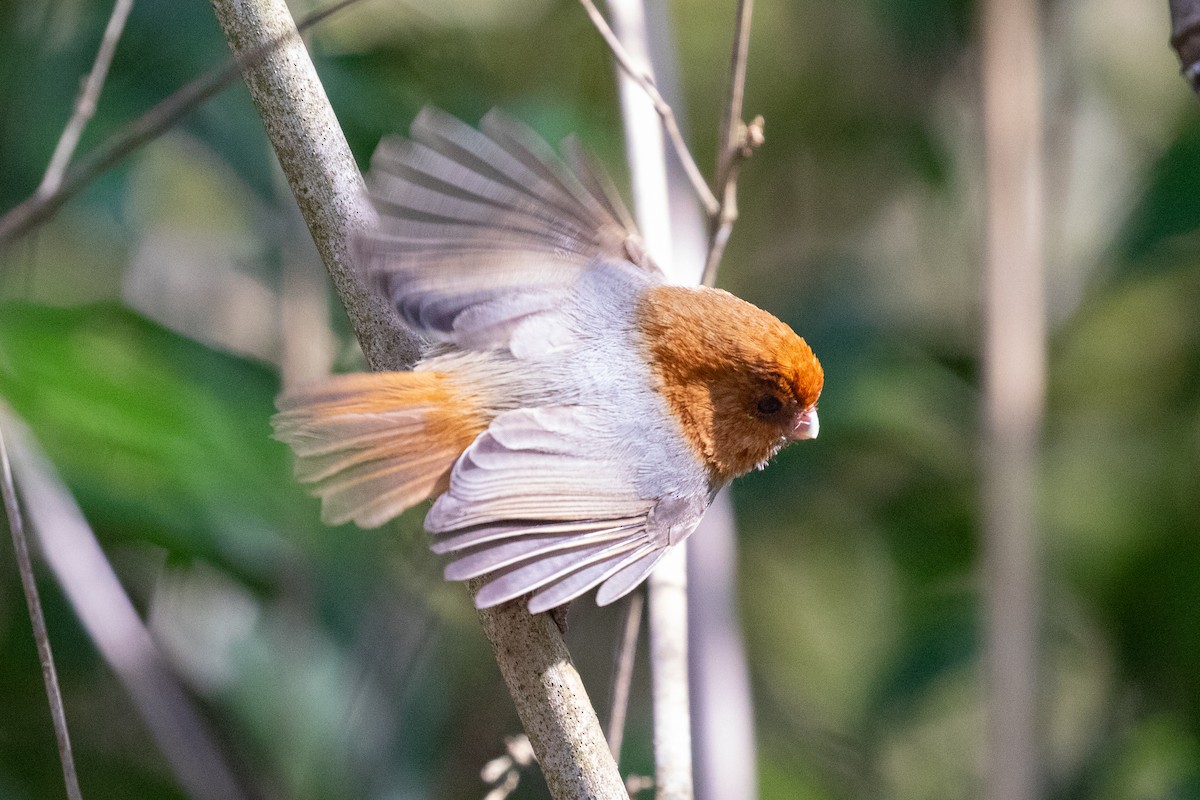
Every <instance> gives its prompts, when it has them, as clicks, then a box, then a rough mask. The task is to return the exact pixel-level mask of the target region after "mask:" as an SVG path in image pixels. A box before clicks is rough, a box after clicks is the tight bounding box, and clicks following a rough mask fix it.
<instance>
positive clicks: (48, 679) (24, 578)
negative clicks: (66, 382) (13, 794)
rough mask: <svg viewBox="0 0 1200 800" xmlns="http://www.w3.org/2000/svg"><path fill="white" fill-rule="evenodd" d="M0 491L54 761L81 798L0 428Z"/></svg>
mask: <svg viewBox="0 0 1200 800" xmlns="http://www.w3.org/2000/svg"><path fill="white" fill-rule="evenodd" d="M0 493H3V495H4V512H5V513H6V514H7V515H8V528H9V530H10V531H12V540H13V551H14V552H15V553H16V557H17V569H18V570H19V571H20V573H21V588H22V589H23V590H24V591H25V603H26V605H28V606H29V621H30V623H31V624H32V625H33V638H34V640H35V641H36V642H37V651H38V660H39V661H41V663H42V680H43V681H44V682H45V684H46V697H47V699H49V701H50V718H51V719H52V720H53V721H54V738H55V739H56V740H58V760H59V761H60V762H62V771H63V781H64V782H65V783H66V786H67V797H68V798H70V800H82V798H83V795H82V794H81V793H80V791H79V776H78V775H76V773H75V757H74V756H73V755H72V753H71V735H70V733H69V731H68V730H67V714H66V711H65V710H64V709H63V700H62V691H61V690H60V689H59V686H58V671H57V670H56V669H55V668H54V653H53V652H52V651H51V649H50V635H49V633H48V632H47V631H46V617H45V615H44V614H43V613H42V600H41V596H40V595H39V594H38V588H37V581H36V580H34V576H33V562H32V560H31V559H30V558H29V541H28V540H27V539H26V538H25V525H24V522H23V520H22V517H21V509H20V507H18V505H17V494H16V491H15V490H14V489H13V478H12V468H11V466H10V465H9V463H8V448H7V447H6V446H5V444H4V432H3V430H2V429H0Z"/></svg>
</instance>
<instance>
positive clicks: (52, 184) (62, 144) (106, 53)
mask: <svg viewBox="0 0 1200 800" xmlns="http://www.w3.org/2000/svg"><path fill="white" fill-rule="evenodd" d="M132 8H133V0H116V2H115V3H114V4H113V10H112V15H111V16H110V17H109V18H108V24H107V25H106V26H105V27H104V36H103V38H102V39H101V40H100V48H99V49H98V50H97V51H96V61H95V63H94V64H92V71H91V72H90V73H88V76H87V79H86V80H85V81H84V83H83V87H82V88H81V89H80V91H79V97H78V99H76V101H75V110H74V111H73V112H72V113H71V118H70V119H69V120H68V121H67V125H66V127H65V128H63V132H62V135H61V136H60V137H59V139H58V144H57V145H55V147H54V155H52V156H51V157H50V164H49V166H47V167H46V174H45V175H44V176H43V177H42V182H41V184H39V185H38V188H37V191H36V192H34V194H35V195H39V196H43V197H44V196H46V195H48V194H52V193H53V192H55V191H56V190H57V189H58V187H59V186H61V185H62V179H63V174H64V173H65V172H66V171H67V165H68V164H70V163H71V156H73V155H74V154H75V148H76V147H78V146H79V139H80V137H81V136H83V129H84V128H86V127H87V124H88V122H90V121H91V119H92V116H93V115H94V114H95V113H96V102H97V101H98V100H99V99H100V92H101V90H102V89H103V88H104V80H105V78H107V77H108V67H109V65H110V64H112V59H113V53H115V52H116V51H117V42H119V41H121V33H122V32H123V31H124V30H125V20H127V19H128V18H129V11H130V9H132Z"/></svg>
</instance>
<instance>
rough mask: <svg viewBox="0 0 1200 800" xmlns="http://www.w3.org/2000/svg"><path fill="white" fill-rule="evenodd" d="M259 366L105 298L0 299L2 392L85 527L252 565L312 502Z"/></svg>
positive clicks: (269, 554)
mask: <svg viewBox="0 0 1200 800" xmlns="http://www.w3.org/2000/svg"><path fill="white" fill-rule="evenodd" d="M277 389H278V386H277V383H276V378H275V376H274V375H273V373H272V372H271V371H270V370H268V369H267V368H266V367H264V366H261V365H258V364H253V363H250V362H247V361H243V360H241V359H238V358H234V357H232V356H229V355H225V354H223V353H218V352H216V351H213V350H210V349H208V348H206V347H203V346H202V345H199V344H197V343H195V342H194V341H191V340H189V339H185V338H183V337H181V336H178V335H177V334H174V333H172V332H170V331H168V330H166V329H164V328H161V327H159V326H157V325H154V324H152V323H150V322H148V321H147V320H145V319H144V318H142V317H139V316H138V315H136V314H134V313H133V312H130V311H127V310H125V309H122V308H119V307H116V306H111V305H95V306H88V307H83V308H76V309H53V308H45V307H39V306H33V305H25V304H19V303H10V304H6V305H4V306H3V307H0V396H3V397H4V398H5V399H6V400H7V401H8V402H9V403H10V404H11V405H12V406H13V408H14V409H15V410H16V411H17V413H18V414H19V415H20V416H22V417H23V418H24V419H25V420H26V421H27V422H28V423H29V424H30V425H31V426H32V427H33V429H34V431H35V433H36V435H37V436H38V438H39V440H40V441H41V443H42V445H43V446H44V448H45V449H46V451H47V453H48V454H49V455H50V457H51V458H52V459H53V461H54V462H55V464H56V465H57V466H58V467H59V469H60V470H61V472H62V474H63V476H64V478H65V479H66V480H67V482H68V484H69V485H70V486H71V487H72V490H73V491H74V492H75V493H76V494H77V496H78V498H79V500H80V502H81V505H82V506H83V507H84V509H85V511H86V512H87V513H88V514H89V517H91V518H92V521H93V524H94V525H96V526H97V528H98V529H99V530H101V531H105V532H107V533H108V535H110V536H117V537H122V538H129V539H139V538H145V539H147V540H150V541H154V542H156V543H158V544H160V545H161V546H163V547H166V548H167V549H168V550H169V551H170V552H172V553H174V554H176V555H180V556H187V557H190V556H203V557H206V558H211V559H213V560H215V561H218V562H220V563H223V564H225V565H227V566H230V567H232V568H234V569H237V570H246V569H249V570H251V571H252V572H258V573H260V576H261V575H264V574H269V573H271V572H273V571H274V570H275V569H277V568H278V567H279V566H280V560H281V558H282V557H283V556H284V555H285V554H286V553H287V552H288V550H289V549H290V548H291V545H290V544H289V543H288V542H287V541H285V540H284V539H283V538H281V534H282V533H283V532H285V531H289V530H292V529H295V528H299V529H303V527H304V525H303V520H305V519H311V518H312V516H313V511H314V506H313V505H312V504H310V503H304V502H301V501H299V496H300V491H299V489H298V488H297V487H296V486H295V485H294V484H293V483H292V481H291V480H290V478H289V474H288V462H287V457H286V453H285V449H284V448H283V446H282V445H279V444H277V443H275V442H273V441H271V439H270V438H269V437H270V426H269V424H268V419H269V417H270V415H271V413H272V410H273V408H272V405H273V404H272V400H273V398H274V395H275V393H276V391H277Z"/></svg>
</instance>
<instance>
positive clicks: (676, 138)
mask: <svg viewBox="0 0 1200 800" xmlns="http://www.w3.org/2000/svg"><path fill="white" fill-rule="evenodd" d="M579 2H580V4H581V5H583V8H584V10H585V11H586V12H587V15H588V16H589V17H591V20H592V24H593V25H595V26H596V30H598V31H599V32H600V35H601V36H602V37H604V41H605V42H606V43H607V44H608V49H609V50H611V51H612V54H613V56H614V57H616V59H617V63H618V64H620V65H621V69H623V70H625V73H626V74H627V75H628V76H629V77H630V78H632V79H633V80H634V81H636V82H637V84H638V85H639V86H641V87H642V90H643V91H644V92H645V93H646V94H647V96H649V98H650V100H651V102H653V103H654V110H655V111H657V112H658V115H659V116H660V117H661V118H662V123H663V128H665V129H666V131H667V137H668V138H669V139H670V140H671V147H672V149H674V151H675V155H676V156H677V157H678V158H679V163H680V164H681V165H683V170H684V172H686V173H687V176H688V180H689V181H691V183H692V188H693V189H695V191H696V195H697V197H699V198H700V202H701V203H702V204H703V205H704V210H705V213H707V214H708V215H709V217H715V216H717V214H718V213H720V210H721V204H720V203H719V202H718V201H717V197H716V195H714V194H713V192H712V189H710V188H709V187H708V183H706V182H705V180H704V175H702V174H701V173H700V168H699V167H698V166H696V160H695V159H694V158H692V153H691V151H690V150H688V146H687V144H686V143H685V142H684V141H683V133H682V132H681V131H680V130H679V123H678V122H677V121H676V120H675V112H674V111H673V110H672V109H671V106H670V105H669V104H668V103H667V101H666V100H664V99H663V96H662V94H660V93H659V91H658V87H657V86H655V84H654V78H653V77H651V76H650V75H649V74H647V73H646V71H645V70H642V69H638V67H637V65H636V64H635V63H634V62H633V59H632V58H630V56H629V52H628V51H627V50H626V49H625V46H624V45H623V44H621V40H620V39H618V38H617V35H616V34H615V33H613V30H612V28H610V27H609V25H608V21H607V20H605V19H604V15H603V14H601V13H600V10H599V9H598V8H596V4H595V3H593V2H592V0H579Z"/></svg>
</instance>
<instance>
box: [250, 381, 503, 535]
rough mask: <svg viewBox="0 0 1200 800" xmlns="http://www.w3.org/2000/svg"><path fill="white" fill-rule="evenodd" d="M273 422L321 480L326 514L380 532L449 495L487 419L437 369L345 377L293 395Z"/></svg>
mask: <svg viewBox="0 0 1200 800" xmlns="http://www.w3.org/2000/svg"><path fill="white" fill-rule="evenodd" d="M278 406H279V413H278V414H276V415H275V417H274V418H273V419H272V420H271V423H272V424H273V425H274V427H275V438H277V439H279V440H281V441H283V442H286V443H287V444H289V445H291V447H292V450H293V451H295V454H296V478H297V479H298V480H299V481H301V482H302V483H311V484H313V489H312V491H313V494H315V495H317V496H318V497H320V498H321V518H322V519H323V520H324V521H325V522H326V523H328V524H330V525H340V524H342V523H344V522H349V521H351V520H353V521H354V522H356V523H358V525H360V526H361V527H364V528H374V527H378V526H379V525H382V524H383V523H385V522H387V521H388V520H390V519H392V518H393V517H395V516H397V515H398V514H400V513H401V512H402V511H404V510H405V509H407V508H409V507H411V506H413V505H416V504H417V503H419V502H421V501H422V500H425V499H427V498H428V497H430V496H432V495H436V494H439V493H440V492H442V491H444V490H445V488H446V486H447V484H448V481H449V475H450V469H451V467H452V466H453V465H454V461H455V460H456V459H457V458H458V457H459V455H461V454H462V451H463V450H464V449H466V447H467V446H468V445H469V444H470V443H471V442H472V441H473V440H474V439H475V437H476V436H478V435H479V434H480V433H481V432H482V431H483V430H484V429H485V428H486V427H487V423H488V419H487V415H486V414H485V413H484V412H483V410H482V409H483V404H482V402H481V401H480V399H479V398H478V397H475V396H473V395H472V394H471V393H470V392H469V391H466V390H465V389H464V388H463V387H460V386H457V385H455V383H454V382H453V381H452V380H451V379H450V378H447V377H446V376H444V375H440V374H437V373H433V372H381V373H372V374H364V375H342V376H338V377H335V378H332V379H330V380H328V381H325V382H323V383H320V384H317V385H315V386H312V387H308V388H304V389H300V390H299V391H294V392H289V393H287V394H285V395H283V396H282V397H280V399H279V401H278Z"/></svg>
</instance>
